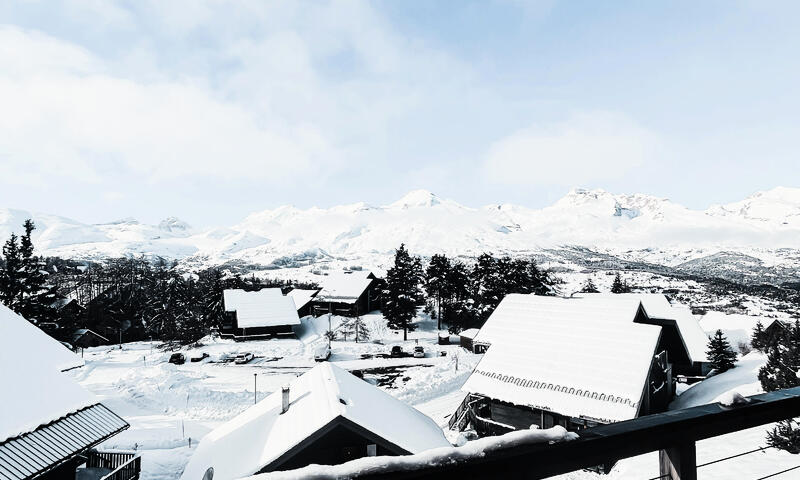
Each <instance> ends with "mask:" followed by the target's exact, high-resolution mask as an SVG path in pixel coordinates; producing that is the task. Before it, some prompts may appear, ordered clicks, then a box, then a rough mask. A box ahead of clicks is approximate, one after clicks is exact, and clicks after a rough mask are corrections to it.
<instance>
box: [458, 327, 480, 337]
mask: <svg viewBox="0 0 800 480" xmlns="http://www.w3.org/2000/svg"><path fill="white" fill-rule="evenodd" d="M479 331H480V330H478V329H477V328H468V329H466V330H462V331H461V333H459V334H458V335H459V336H461V337H466V338H475V335H477V334H478V332H479Z"/></svg>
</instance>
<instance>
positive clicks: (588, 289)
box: [581, 278, 600, 293]
mask: <svg viewBox="0 0 800 480" xmlns="http://www.w3.org/2000/svg"><path fill="white" fill-rule="evenodd" d="M599 292H600V290H598V289H597V286H596V285H595V284H594V282H593V281H592V279H591V278H588V279H586V283H585V284H584V285H583V288H581V293H599Z"/></svg>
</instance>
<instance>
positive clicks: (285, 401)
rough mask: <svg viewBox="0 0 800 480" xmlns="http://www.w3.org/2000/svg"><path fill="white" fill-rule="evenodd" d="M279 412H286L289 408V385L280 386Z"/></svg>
mask: <svg viewBox="0 0 800 480" xmlns="http://www.w3.org/2000/svg"><path fill="white" fill-rule="evenodd" d="M281 399H282V402H281V413H286V411H287V410H289V385H284V386H283V387H281Z"/></svg>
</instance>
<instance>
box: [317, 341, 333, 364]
mask: <svg viewBox="0 0 800 480" xmlns="http://www.w3.org/2000/svg"><path fill="white" fill-rule="evenodd" d="M329 358H331V346H330V345H328V344H327V343H325V344H323V345H320V346H318V347H317V348H316V350H314V361H315V362H324V361H325V360H327V359H329Z"/></svg>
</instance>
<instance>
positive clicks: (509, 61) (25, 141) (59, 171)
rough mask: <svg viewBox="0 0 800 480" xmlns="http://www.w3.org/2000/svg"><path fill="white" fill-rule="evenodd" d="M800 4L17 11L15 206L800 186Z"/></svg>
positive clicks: (166, 5)
mask: <svg viewBox="0 0 800 480" xmlns="http://www.w3.org/2000/svg"><path fill="white" fill-rule="evenodd" d="M798 16H800V3H798V2H792V1H787V2H777V1H775V2H773V1H742V2H737V1H705V2H696V1H671V2H640V1H631V2H627V1H615V2H596V1H578V0H573V1H563V2H562V1H557V0H548V1H538V2H537V1H530V2H522V1H512V0H498V1H474V2H473V1H468V0H465V1H455V0H442V1H436V2H430V1H427V0H405V1H381V0H376V1H372V2H361V1H331V2H328V1H320V2H305V1H290V2H267V1H262V0H259V1H248V0H239V1H236V2H221V1H204V0H188V1H164V0H136V1H121V2H114V1H99V0H85V1H81V0H69V1H61V2H56V1H36V0H27V1H8V2H6V1H2V0H0V207H8V208H19V209H26V210H32V211H38V212H45V213H53V214H59V215H64V216H67V217H71V218H74V219H77V220H80V221H83V222H93V223H99V222H107V221H112V220H117V219H120V218H124V217H134V218H137V219H139V220H141V221H144V222H149V223H156V222H158V221H159V220H160V219H162V218H164V217H167V216H172V215H174V216H178V217H180V218H182V219H184V220H186V221H188V222H189V223H190V224H193V225H196V226H208V225H219V224H232V223H235V222H237V221H239V220H241V219H242V218H243V217H244V216H246V215H247V214H249V213H252V212H256V211H261V210H264V209H269V208H275V207H277V206H280V205H284V204H293V205H295V206H298V207H301V208H306V207H311V206H320V207H328V206H332V205H338V204H345V203H354V202H359V201H365V202H367V203H370V204H373V205H382V204H388V203H391V202H392V201H394V200H396V199H398V198H400V197H401V196H403V195H404V194H405V193H406V192H408V191H410V190H413V189H428V190H431V191H433V192H435V193H436V194H438V195H439V196H442V197H446V198H452V199H454V200H456V201H458V202H460V203H462V204H465V205H468V206H475V207H478V206H482V205H487V204H493V203H516V204H521V205H525V206H528V207H532V208H539V207H543V206H546V205H548V204H551V203H553V202H554V201H555V200H557V199H558V198H560V197H561V196H563V195H564V194H565V193H566V192H567V191H568V190H569V189H571V188H574V187H582V188H603V189H606V190H609V191H612V192H615V193H637V192H640V193H648V194H652V195H656V196H660V197H667V198H670V199H672V200H673V201H676V202H678V203H681V204H683V205H686V206H688V207H690V208H706V207H708V206H709V205H712V204H717V203H727V202H731V201H736V200H740V199H742V198H744V197H746V196H748V195H750V194H752V193H754V192H756V191H759V190H767V189H770V188H773V187H775V186H778V185H782V186H790V187H798V186H800V168H799V167H800V156H798V152H799V151H800V149H798V142H799V139H800V115H798V112H800V88H798V87H797V86H798V85H800V29H797V28H796V19H797V18H798Z"/></svg>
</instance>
